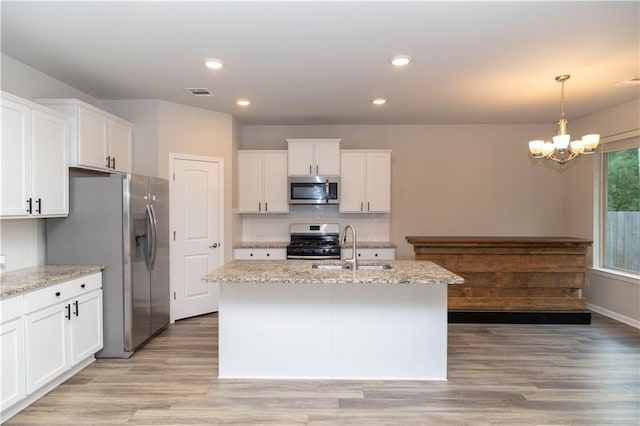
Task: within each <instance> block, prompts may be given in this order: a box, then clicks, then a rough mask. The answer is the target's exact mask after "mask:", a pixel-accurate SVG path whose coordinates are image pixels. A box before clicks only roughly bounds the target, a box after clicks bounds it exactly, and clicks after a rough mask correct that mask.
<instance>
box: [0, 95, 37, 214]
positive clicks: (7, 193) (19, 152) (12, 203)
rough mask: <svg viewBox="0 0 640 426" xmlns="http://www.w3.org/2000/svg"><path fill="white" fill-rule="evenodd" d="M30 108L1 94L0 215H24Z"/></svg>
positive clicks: (28, 178)
mask: <svg viewBox="0 0 640 426" xmlns="http://www.w3.org/2000/svg"><path fill="white" fill-rule="evenodd" d="M30 120H31V110H30V109H29V107H28V106H26V105H23V104H21V103H19V102H14V101H13V100H12V99H9V98H8V97H6V96H4V95H3V96H2V126H1V127H2V143H1V144H0V179H1V181H0V186H1V189H2V191H1V192H2V194H1V195H0V215H1V216H27V215H28V214H29V213H28V212H27V199H28V198H29V197H31V143H30V140H31V126H30Z"/></svg>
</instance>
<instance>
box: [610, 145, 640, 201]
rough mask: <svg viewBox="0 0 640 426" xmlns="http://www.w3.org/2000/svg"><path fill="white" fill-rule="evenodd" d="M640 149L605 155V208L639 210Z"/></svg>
mask: <svg viewBox="0 0 640 426" xmlns="http://www.w3.org/2000/svg"><path fill="white" fill-rule="evenodd" d="M639 160H640V149H639V148H631V149H624V150H622V151H615V152H610V153H609V154H608V155H607V210H608V211H617V212H623V211H625V212H628V211H640V164H639Z"/></svg>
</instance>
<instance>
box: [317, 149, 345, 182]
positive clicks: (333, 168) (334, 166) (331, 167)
mask: <svg viewBox="0 0 640 426" xmlns="http://www.w3.org/2000/svg"><path fill="white" fill-rule="evenodd" d="M315 163H316V166H315V167H316V170H315V171H314V173H315V174H318V175H325V176H338V175H340V143H338V142H333V141H331V142H316V143H315Z"/></svg>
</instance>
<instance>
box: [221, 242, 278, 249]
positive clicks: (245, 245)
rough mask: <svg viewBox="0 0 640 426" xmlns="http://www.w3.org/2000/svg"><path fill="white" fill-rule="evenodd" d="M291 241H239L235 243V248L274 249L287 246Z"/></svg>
mask: <svg viewBox="0 0 640 426" xmlns="http://www.w3.org/2000/svg"><path fill="white" fill-rule="evenodd" d="M288 244H289V241H238V242H237V243H234V244H233V248H234V249H270V248H271V249H273V248H286V247H287V245H288Z"/></svg>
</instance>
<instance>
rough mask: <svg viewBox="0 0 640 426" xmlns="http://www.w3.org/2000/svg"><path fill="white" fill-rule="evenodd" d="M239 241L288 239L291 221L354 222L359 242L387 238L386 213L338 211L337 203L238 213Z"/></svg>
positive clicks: (388, 219)
mask: <svg viewBox="0 0 640 426" xmlns="http://www.w3.org/2000/svg"><path fill="white" fill-rule="evenodd" d="M240 216H241V218H240V220H241V233H240V234H241V235H242V238H241V239H239V240H241V241H289V225H290V224H292V223H339V224H340V228H341V229H342V228H343V227H344V226H345V225H347V224H351V225H354V226H355V227H356V229H357V231H358V240H361V241H389V240H390V239H391V234H390V215H389V214H351V213H350V214H340V213H338V206H308V205H292V206H290V211H289V214H242V215H240Z"/></svg>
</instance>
